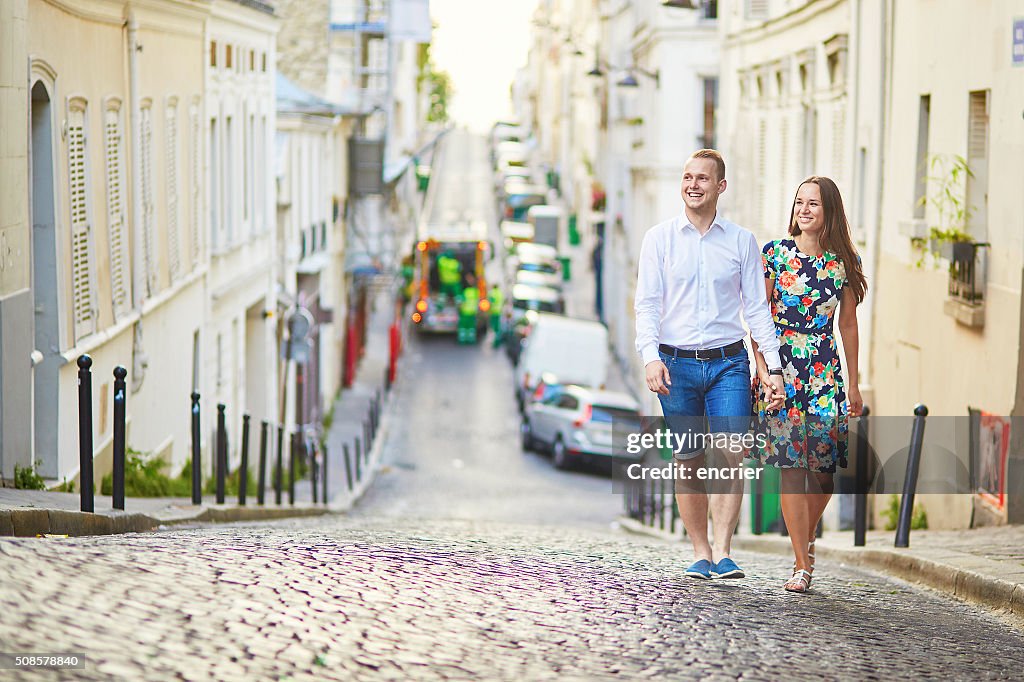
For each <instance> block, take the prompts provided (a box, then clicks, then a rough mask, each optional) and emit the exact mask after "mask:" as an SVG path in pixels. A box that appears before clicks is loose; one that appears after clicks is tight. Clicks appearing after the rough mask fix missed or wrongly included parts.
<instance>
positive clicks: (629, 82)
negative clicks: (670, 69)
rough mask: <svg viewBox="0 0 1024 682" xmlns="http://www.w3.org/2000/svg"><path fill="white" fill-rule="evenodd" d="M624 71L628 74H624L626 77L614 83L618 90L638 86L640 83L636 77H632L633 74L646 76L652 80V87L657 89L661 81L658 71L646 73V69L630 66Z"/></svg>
mask: <svg viewBox="0 0 1024 682" xmlns="http://www.w3.org/2000/svg"><path fill="white" fill-rule="evenodd" d="M624 71H627V72H628V73H626V76H625V77H624V78H623V79H622V80H620V81H619V82H618V83H616V85H618V86H619V87H620V88H635V87H637V86H638V85H640V83H639V82H638V81H637V80H636V76H634V75H633V74H634V73H641V74H643V75H645V76H647V77H648V78H653V79H654V87H658V85H659V84H660V81H661V78H660V75H659V72H658V71H648V70H646V69H642V68H640V67H639V66H631V67H629V68H628V69H624Z"/></svg>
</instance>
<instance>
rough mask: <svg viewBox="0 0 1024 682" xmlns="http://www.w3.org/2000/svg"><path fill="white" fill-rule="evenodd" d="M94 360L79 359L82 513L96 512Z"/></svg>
mask: <svg viewBox="0 0 1024 682" xmlns="http://www.w3.org/2000/svg"><path fill="white" fill-rule="evenodd" d="M91 367H92V358H90V357H89V356H88V355H80V356H79V357H78V467H79V472H80V473H79V478H80V479H81V486H80V487H81V489H82V490H81V502H82V511H84V512H92V511H94V509H95V507H94V500H93V481H92V371H91V369H90V368H91Z"/></svg>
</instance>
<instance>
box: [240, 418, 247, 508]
mask: <svg viewBox="0 0 1024 682" xmlns="http://www.w3.org/2000/svg"><path fill="white" fill-rule="evenodd" d="M248 487H249V415H247V414H243V415H242V466H241V468H240V469H239V470H238V505H239V506H242V507H244V506H245V494H246V493H247V492H248V490H247V488H248Z"/></svg>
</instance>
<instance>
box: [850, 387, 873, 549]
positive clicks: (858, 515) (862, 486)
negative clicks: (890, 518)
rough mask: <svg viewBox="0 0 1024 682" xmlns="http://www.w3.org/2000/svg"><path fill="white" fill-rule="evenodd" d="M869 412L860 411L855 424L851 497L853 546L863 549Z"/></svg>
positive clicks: (866, 495) (865, 523)
mask: <svg viewBox="0 0 1024 682" xmlns="http://www.w3.org/2000/svg"><path fill="white" fill-rule="evenodd" d="M870 413H871V410H870V409H869V408H868V406H867V405H865V406H864V409H863V411H861V414H860V416H861V419H860V421H859V422H858V423H857V466H856V478H855V479H854V495H853V546H854V547H863V546H864V544H865V542H866V541H867V532H868V457H869V453H870V451H871V449H870V448H869V447H868V419H867V417H868V415H869V414H870Z"/></svg>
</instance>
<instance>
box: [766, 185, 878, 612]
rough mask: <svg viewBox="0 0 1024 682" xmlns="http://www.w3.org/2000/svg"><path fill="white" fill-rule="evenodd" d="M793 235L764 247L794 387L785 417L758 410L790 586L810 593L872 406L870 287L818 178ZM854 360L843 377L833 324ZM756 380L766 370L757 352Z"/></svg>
mask: <svg viewBox="0 0 1024 682" xmlns="http://www.w3.org/2000/svg"><path fill="white" fill-rule="evenodd" d="M789 235H790V236H789V238H788V239H777V240H774V241H771V242H769V243H767V244H765V246H764V249H763V257H764V265H765V289H766V290H767V294H768V301H769V302H770V304H771V308H772V317H773V319H774V320H775V328H776V334H778V336H779V342H780V345H781V347H782V348H781V355H782V367H783V377H784V379H785V383H786V404H785V407H784V408H783V409H781V410H779V411H769V410H767V409H765V406H764V404H761V405H760V406H759V408H760V409H759V411H758V418H759V421H760V423H761V427H762V430H763V431H764V433H765V435H766V440H765V441H764V443H765V445H764V447H762V448H759V452H758V455H759V457H760V459H761V462H762V464H764V465H766V466H774V467H778V468H779V469H781V472H780V473H781V500H782V515H783V517H784V518H785V520H786V528H787V529H788V530H789V535H790V540H791V542H792V543H793V552H794V554H795V555H796V564H795V566H794V567H793V577H792V578H790V579H789V580H788V581H787V582H786V584H785V589H786V590H788V591H790V592H806V591H807V590H808V589H809V588H810V585H811V573H812V571H813V570H814V535H815V529H816V528H817V526H818V522H819V521H820V520H821V515H822V513H823V512H824V511H825V505H827V504H828V501H829V498H830V497H831V496H832V490H833V476H834V475H835V472H836V467H837V466H841V467H846V450H847V429H848V424H847V418H848V416H854V417H856V416H859V415H860V413H861V409H862V408H863V405H864V402H863V399H862V398H861V395H860V388H859V387H858V371H857V347H858V338H857V304H859V303H860V302H861V301H862V300H864V294H865V293H866V291H867V281H866V280H865V278H864V273H863V271H862V270H861V263H860V258H859V257H858V256H857V252H856V251H855V250H854V248H853V240H852V239H851V238H850V226H849V224H848V223H847V221H846V214H845V213H844V212H843V199H842V197H841V196H840V195H839V189H838V188H837V187H836V184H835V183H834V182H833V181H832V180H830V179H829V178H826V177H821V176H811V177H809V178H807V179H806V180H804V181H803V182H802V183H801V184H800V187H798V188H797V192H796V198H795V199H794V200H793V209H792V211H791V213H790V217H789ZM837 308H838V310H839V332H840V333H841V334H842V336H843V348H844V350H845V354H846V379H847V381H844V380H843V374H842V367H841V364H840V362H839V351H838V347H837V346H836V339H835V336H834V334H833V320H834V318H835V313H836V309H837ZM754 357H755V360H756V362H757V374H758V379H759V380H760V382H761V384H762V385H770V384H769V383H768V368H767V365H766V364H765V361H764V358H763V357H762V356H761V354H760V353H755V354H754Z"/></svg>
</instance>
